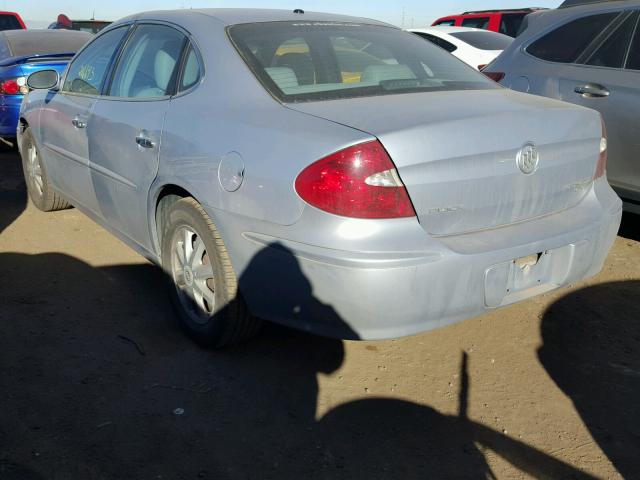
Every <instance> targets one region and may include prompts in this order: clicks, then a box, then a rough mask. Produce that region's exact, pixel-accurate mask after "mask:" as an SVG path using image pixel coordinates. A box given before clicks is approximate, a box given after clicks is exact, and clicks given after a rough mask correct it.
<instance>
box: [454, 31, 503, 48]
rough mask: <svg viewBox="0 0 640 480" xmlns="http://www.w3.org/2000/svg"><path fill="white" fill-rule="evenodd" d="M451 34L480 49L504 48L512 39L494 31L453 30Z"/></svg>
mask: <svg viewBox="0 0 640 480" xmlns="http://www.w3.org/2000/svg"><path fill="white" fill-rule="evenodd" d="M451 36H452V37H456V38H459V39H460V40H462V41H463V42H465V43H468V44H469V45H471V46H472V47H475V48H478V49H480V50H504V49H505V48H507V47H508V46H509V45H510V44H511V42H512V41H513V38H511V37H507V36H506V35H502V34H501V33H495V32H453V33H451Z"/></svg>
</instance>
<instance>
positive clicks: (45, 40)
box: [3, 30, 92, 57]
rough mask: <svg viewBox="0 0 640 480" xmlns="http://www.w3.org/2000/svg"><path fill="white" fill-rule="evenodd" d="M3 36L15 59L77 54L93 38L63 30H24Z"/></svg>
mask: <svg viewBox="0 0 640 480" xmlns="http://www.w3.org/2000/svg"><path fill="white" fill-rule="evenodd" d="M3 35H5V40H6V42H7V45H8V47H9V50H10V52H11V56H13V57H21V56H26V55H46V54H49V53H75V52H77V51H78V50H79V49H80V47H82V46H83V45H84V44H85V43H87V42H88V41H89V39H90V38H92V35H91V34H88V33H84V32H68V31H63V30H22V31H19V32H17V31H16V32H6V33H4V34H3Z"/></svg>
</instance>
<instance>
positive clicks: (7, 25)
mask: <svg viewBox="0 0 640 480" xmlns="http://www.w3.org/2000/svg"><path fill="white" fill-rule="evenodd" d="M0 30H22V25H20V22H19V21H18V19H17V18H16V17H15V15H0Z"/></svg>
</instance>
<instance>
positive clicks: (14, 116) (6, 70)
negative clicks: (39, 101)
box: [0, 30, 93, 143]
mask: <svg viewBox="0 0 640 480" xmlns="http://www.w3.org/2000/svg"><path fill="white" fill-rule="evenodd" d="M92 37H93V35H91V34H89V33H86V32H76V31H63V30H7V31H3V32H0V138H2V139H4V140H6V141H7V142H9V143H13V140H14V139H15V137H16V126H17V124H18V114H19V112H20V104H21V103H22V98H23V96H24V94H25V93H26V92H27V91H28V89H27V85H26V79H27V77H28V76H29V75H30V74H32V73H33V72H35V71H37V70H48V69H54V70H57V71H58V72H60V73H62V71H63V70H64V69H65V68H66V67H67V63H69V60H70V59H71V58H72V57H73V56H74V55H75V53H76V52H77V51H78V50H79V49H80V47H82V46H83V45H84V44H85V43H87V41H89V39H91V38H92Z"/></svg>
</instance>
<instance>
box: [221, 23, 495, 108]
mask: <svg viewBox="0 0 640 480" xmlns="http://www.w3.org/2000/svg"><path fill="white" fill-rule="evenodd" d="M228 31H229V35H230V37H231V39H232V41H233V43H234V45H235V46H236V48H237V49H238V51H239V53H240V55H241V56H242V57H243V58H244V60H245V61H246V63H247V64H248V65H249V67H250V68H251V70H252V71H253V73H254V74H255V75H256V77H257V78H258V79H259V80H260V81H261V82H262V84H263V85H264V86H265V88H267V90H269V91H270V92H271V93H272V94H273V95H274V96H275V97H277V98H278V99H279V100H281V101H284V102H304V101H313V100H330V99H338V98H346V97H367V96H375V95H391V94H399V93H408V92H428V91H441V90H477V89H493V88H499V87H498V86H497V85H496V84H495V83H493V82H491V81H490V80H488V79H487V78H486V77H485V76H484V75H482V74H480V73H478V72H476V71H474V70H473V69H471V68H470V67H468V66H466V65H464V64H463V63H462V62H459V61H458V60H457V59H455V58H454V57H452V56H451V55H449V54H448V53H447V52H444V51H442V49H440V48H437V47H435V46H434V45H431V44H430V43H429V42H425V41H424V40H423V39H421V38H418V37H417V36H416V35H413V34H411V33H407V32H403V31H402V30H399V29H397V28H393V27H384V26H374V25H365V24H351V23H350V24H346V23H337V22H327V23H324V22H313V23H298V22H265V23H253V24H242V25H235V26H232V27H230V28H229V30H228Z"/></svg>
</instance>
